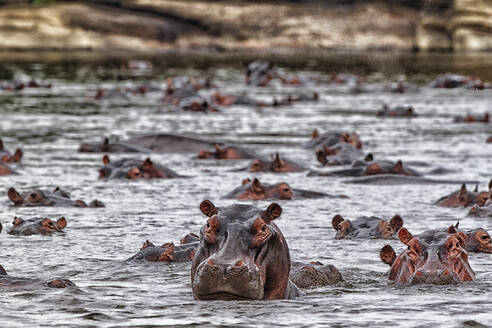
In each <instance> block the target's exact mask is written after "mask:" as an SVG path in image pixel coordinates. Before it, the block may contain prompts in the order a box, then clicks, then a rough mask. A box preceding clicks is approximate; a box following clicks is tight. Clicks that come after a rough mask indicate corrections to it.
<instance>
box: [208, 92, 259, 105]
mask: <svg viewBox="0 0 492 328" xmlns="http://www.w3.org/2000/svg"><path fill="white" fill-rule="evenodd" d="M210 101H211V102H212V103H214V104H217V105H219V106H232V105H247V106H256V107H263V106H267V103H266V102H264V101H262V100H259V99H254V98H251V97H249V96H247V95H246V94H240V95H237V96H236V95H225V94H221V93H220V92H218V91H217V92H215V93H214V94H213V95H212V96H211V97H210Z"/></svg>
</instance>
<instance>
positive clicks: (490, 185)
mask: <svg viewBox="0 0 492 328" xmlns="http://www.w3.org/2000/svg"><path fill="white" fill-rule="evenodd" d="M490 189H492V179H490V181H489V190H490Z"/></svg>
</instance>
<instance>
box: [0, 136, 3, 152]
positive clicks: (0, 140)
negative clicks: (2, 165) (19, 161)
mask: <svg viewBox="0 0 492 328" xmlns="http://www.w3.org/2000/svg"><path fill="white" fill-rule="evenodd" d="M2 150H3V141H2V138H0V151H2Z"/></svg>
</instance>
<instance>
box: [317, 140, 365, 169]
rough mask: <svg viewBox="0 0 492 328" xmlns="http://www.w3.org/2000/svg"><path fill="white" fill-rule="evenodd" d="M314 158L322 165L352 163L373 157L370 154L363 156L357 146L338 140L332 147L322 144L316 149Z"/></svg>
mask: <svg viewBox="0 0 492 328" xmlns="http://www.w3.org/2000/svg"><path fill="white" fill-rule="evenodd" d="M316 158H317V159H318V162H320V163H321V164H322V165H323V166H327V165H329V166H335V165H345V164H352V163H354V162H356V161H360V160H362V161H366V162H371V161H372V160H373V159H374V158H373V156H372V154H368V155H365V156H364V153H363V152H362V151H361V150H360V149H359V148H356V147H354V146H352V145H351V144H348V143H345V142H339V143H337V144H336V145H334V146H332V147H328V146H327V145H323V146H322V147H321V149H319V150H317V151H316Z"/></svg>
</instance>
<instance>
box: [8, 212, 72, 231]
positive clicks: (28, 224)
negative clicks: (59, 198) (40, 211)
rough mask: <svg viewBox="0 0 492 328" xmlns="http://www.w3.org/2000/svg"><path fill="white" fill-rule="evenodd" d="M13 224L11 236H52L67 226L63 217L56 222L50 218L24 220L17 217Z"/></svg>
mask: <svg viewBox="0 0 492 328" xmlns="http://www.w3.org/2000/svg"><path fill="white" fill-rule="evenodd" d="M12 224H13V227H12V229H10V231H9V232H8V233H9V234H10V235H24V236H29V235H36V234H39V235H51V234H52V233H53V232H61V231H62V230H63V229H64V228H65V227H66V226H67V220H66V219H65V217H63V216H62V217H61V218H59V219H58V220H56V221H53V220H51V219H49V218H32V219H29V220H24V219H22V218H18V217H15V218H14V221H13V222H12Z"/></svg>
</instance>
